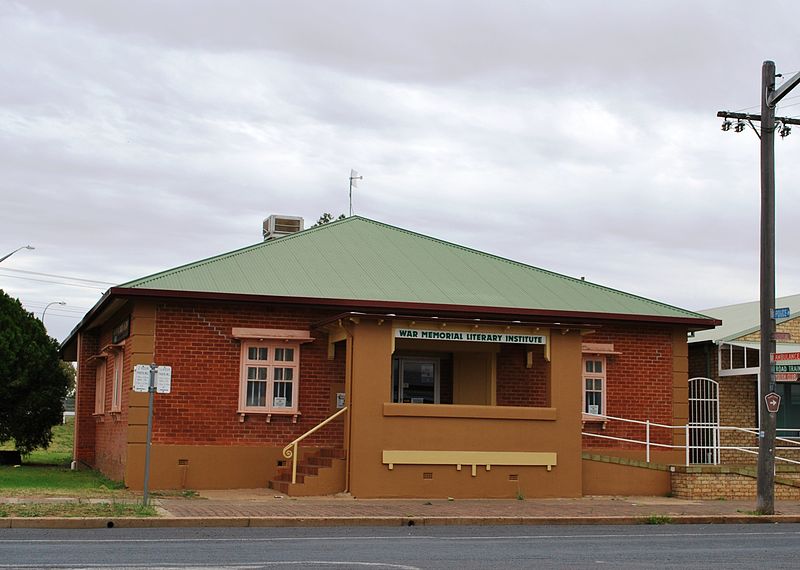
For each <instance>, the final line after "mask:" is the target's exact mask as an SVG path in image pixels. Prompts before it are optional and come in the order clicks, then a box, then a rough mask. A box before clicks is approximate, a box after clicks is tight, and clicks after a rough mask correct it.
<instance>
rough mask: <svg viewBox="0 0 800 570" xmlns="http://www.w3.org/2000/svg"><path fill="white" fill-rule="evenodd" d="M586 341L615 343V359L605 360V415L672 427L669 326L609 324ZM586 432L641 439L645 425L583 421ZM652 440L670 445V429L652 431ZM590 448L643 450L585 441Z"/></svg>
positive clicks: (611, 442) (633, 446)
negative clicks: (648, 421)
mask: <svg viewBox="0 0 800 570" xmlns="http://www.w3.org/2000/svg"><path fill="white" fill-rule="evenodd" d="M583 342H585V343H613V344H614V351H615V352H621V353H622V354H619V355H610V356H607V357H606V390H607V394H606V408H607V411H606V415H609V416H615V417H619V418H626V419H633V420H648V419H649V420H650V421H651V422H655V423H659V424H664V425H671V424H672V413H673V407H672V395H673V378H672V331H671V329H670V328H668V327H659V326H652V325H651V326H645V325H628V326H624V325H609V326H604V327H602V328H598V329H597V332H595V333H594V334H591V335H587V336H586V337H584V341H583ZM584 431H586V432H593V433H599V434H602V435H606V436H614V437H624V438H629V439H635V440H639V441H644V439H645V427H644V426H639V425H636V424H629V423H623V422H616V421H610V422H608V423H607V424H606V427H605V429H602V427H601V426H600V425H599V424H597V423H592V422H587V423H586V424H585V426H584ZM650 435H651V441H653V442H656V443H663V444H670V443H671V442H672V430H667V429H658V428H651V433H650ZM583 445H584V447H588V448H601V447H603V448H630V449H637V450H642V449H644V447H643V446H640V445H635V444H624V443H621V442H618V441H613V440H604V439H601V438H595V437H589V436H584V437H583Z"/></svg>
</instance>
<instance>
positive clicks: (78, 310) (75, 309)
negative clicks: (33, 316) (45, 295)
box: [20, 299, 89, 315]
mask: <svg viewBox="0 0 800 570" xmlns="http://www.w3.org/2000/svg"><path fill="white" fill-rule="evenodd" d="M20 302H21V303H22V305H23V306H25V307H29V308H31V309H44V308H45V307H46V306H47V305H48V304H49V303H42V302H31V301H24V300H22V299H20ZM52 310H53V311H65V312H69V313H76V314H79V315H82V314H84V313H85V312H86V311H88V310H89V309H87V308H84V307H73V306H70V305H66V306H63V307H59V308H58V309H52Z"/></svg>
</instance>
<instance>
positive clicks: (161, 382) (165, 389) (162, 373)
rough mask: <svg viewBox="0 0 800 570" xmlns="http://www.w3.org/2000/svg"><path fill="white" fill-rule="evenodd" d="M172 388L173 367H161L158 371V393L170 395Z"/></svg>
mask: <svg viewBox="0 0 800 570" xmlns="http://www.w3.org/2000/svg"><path fill="white" fill-rule="evenodd" d="M171 388H172V366H159V367H158V370H157V371H156V392H158V393H159V394H169V391H170V389H171Z"/></svg>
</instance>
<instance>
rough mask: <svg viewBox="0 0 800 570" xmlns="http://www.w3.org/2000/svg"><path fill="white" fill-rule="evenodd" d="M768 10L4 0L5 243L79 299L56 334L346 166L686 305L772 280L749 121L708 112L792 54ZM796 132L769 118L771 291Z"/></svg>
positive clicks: (478, 241)
mask: <svg viewBox="0 0 800 570" xmlns="http://www.w3.org/2000/svg"><path fill="white" fill-rule="evenodd" d="M755 6H756V5H755V4H753V3H752V2H743V1H741V2H740V1H730V0H728V1H700V0H687V1H683V0H669V1H663V2H656V1H653V2H641V1H609V2H595V1H591V2H590V1H566V0H562V1H552V2H550V1H537V2H534V1H528V2H523V1H520V0H517V1H512V0H508V1H501V0H492V1H491V2H488V1H482V2H477V1H469V0H453V1H445V0H442V1H414V0H403V1H402V2H401V1H393V2H389V1H381V0H364V1H323V0H318V1H305V0H300V1H297V0H295V1H293V2H285V1H275V2H271V1H268V0H263V1H245V0H226V1H222V0H219V1H210V0H192V1H189V0H185V1H177V0H175V1H170V0H158V1H147V0H138V1H137V2H123V1H113V0H93V1H89V0H71V1H68V2H64V1H50V2H45V1H36V0H33V1H31V0H27V1H24V2H22V1H20V2H15V1H10V0H0V84H2V85H3V88H2V89H0V221H1V224H0V257H2V255H5V254H6V253H7V252H9V251H12V250H14V249H16V248H17V247H19V246H22V245H26V244H31V245H33V246H35V248H36V249H35V250H33V251H28V250H23V251H20V252H18V253H16V254H14V256H12V257H10V258H8V259H6V260H5V261H3V262H2V264H0V288H2V289H4V290H5V291H7V292H8V293H10V294H11V295H13V296H15V297H19V298H20V299H21V300H22V301H23V303H24V304H25V306H26V307H27V308H28V309H29V310H30V311H33V312H34V313H35V314H36V315H37V316H40V315H41V312H42V310H43V309H44V307H45V305H46V304H47V303H50V302H53V301H64V302H66V303H67V304H66V305H65V306H59V305H54V306H51V307H50V308H49V309H48V310H47V315H46V325H47V327H48V330H49V332H50V334H51V335H53V336H55V337H56V338H59V339H63V338H64V337H65V336H66V335H67V333H68V332H69V331H70V330H71V329H72V328H73V327H74V326H75V325H76V324H77V322H78V320H79V319H80V317H81V316H82V315H83V314H84V313H85V312H86V310H88V309H89V308H90V307H91V306H92V305H93V304H94V303H95V302H96V301H97V300H98V299H99V297H100V295H101V294H102V292H103V290H105V289H106V288H107V287H108V285H109V284H111V283H119V282H124V281H127V280H129V279H132V278H135V277H139V276H142V275H146V274H149V273H153V272H156V271H159V270H162V269H166V268H169V267H172V266H175V265H179V264H182V263H186V262H189V261H193V260H196V259H200V258H204V257H207V256H210V255H214V254H217V253H221V252H224V251H228V250H231V249H234V248H238V247H241V246H244V245H248V244H251V243H255V242H257V241H259V240H260V238H261V235H260V232H261V221H262V219H263V218H264V217H266V216H267V215H269V214H271V213H279V214H289V215H300V216H303V217H304V218H305V219H306V222H307V225H310V224H311V223H313V222H314V221H315V220H316V219H317V218H318V217H319V215H320V214H321V213H323V212H331V213H333V214H334V215H338V214H340V213H346V212H347V210H348V196H347V191H348V176H349V173H350V169H351V168H355V169H357V170H358V171H359V172H360V173H361V174H363V176H364V180H363V182H362V184H361V186H360V187H359V188H358V189H357V190H356V191H355V195H354V210H355V213H357V214H359V215H363V216H366V217H369V218H373V219H376V220H380V221H383V222H387V223H390V224H393V225H397V226H400V227H404V228H408V229H411V230H415V231H419V232H422V233H426V234H430V235H433V236H436V237H440V238H443V239H446V240H450V241H453V242H456V243H460V244H463V245H467V246H471V247H475V248H478V249H481V250H484V251H488V252H491V253H494V254H498V255H501V256H504V257H509V258H512V259H516V260H519V261H522V262H525V263H529V264H532V265H536V266H540V267H544V268H547V269H550V270H553V271H557V272H560V273H564V274H567V275H572V276H576V277H579V276H585V277H586V279H588V280H590V281H594V282H597V283H601V284H604V285H608V286H611V287H615V288H618V289H622V290H626V291H630V292H633V293H636V294H640V295H644V296H646V297H650V298H654V299H658V300H661V301H665V302H668V303H671V304H675V305H679V306H682V307H685V308H689V309H702V308H708V307H713V306H719V305H725V304H730V303H736V302H743V301H748V300H753V299H756V298H757V297H758V208H759V174H758V168H759V162H758V152H759V147H758V140H757V138H756V136H755V134H754V133H753V132H752V131H750V130H748V131H746V132H744V133H738V134H736V133H734V132H733V131H731V132H728V133H724V132H722V131H721V130H720V122H721V121H720V120H719V119H717V117H716V112H717V111H719V110H723V109H725V110H746V112H752V113H758V112H759V108H758V105H759V97H760V93H759V92H760V78H761V64H762V62H763V61H764V60H766V59H772V60H774V61H775V62H776V64H777V69H778V72H780V73H783V74H784V75H785V76H786V77H784V79H782V80H785V79H786V78H788V77H790V76H791V75H792V74H793V73H794V72H797V71H798V70H800V50H798V43H797V41H796V39H797V30H796V29H793V28H791V23H792V22H795V23H796V22H797V21H799V20H800V3H797V2H795V1H791V0H787V1H785V2H774V1H762V2H760V3H758V5H757V6H758V8H757V9H756V8H755ZM766 15H768V16H766ZM765 21H767V22H772V23H771V24H770V25H765V24H764V22H765ZM792 38H795V40H792ZM782 80H780V81H782ZM778 114H779V115H784V116H798V115H800V88H799V89H798V90H797V94H796V95H795V94H792V95H790V97H789V98H787V99H785V100H784V102H783V105H782V106H781V107H779V109H778ZM799 154H800V129H799V130H798V132H797V133H796V134H794V135H793V136H789V137H787V138H786V139H785V140H781V139H778V140H777V142H776V164H777V203H778V215H777V225H778V242H777V257H778V276H777V283H778V290H777V292H778V294H779V295H784V294H792V293H800V249H799V248H797V246H796V245H797V242H798V238H799V237H800V224H798V223H797V218H798V215H800V202H799V201H798V198H799V197H800V196H799V195H800V177H798V174H797V173H796V172H795V168H796V167H797V166H798V164H799V163H798V160H797V159H798V155H799ZM78 279H80V280H78Z"/></svg>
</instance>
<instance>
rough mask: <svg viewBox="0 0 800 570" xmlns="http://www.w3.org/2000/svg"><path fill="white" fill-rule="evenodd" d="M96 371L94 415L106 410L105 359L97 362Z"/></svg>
mask: <svg viewBox="0 0 800 570" xmlns="http://www.w3.org/2000/svg"><path fill="white" fill-rule="evenodd" d="M96 362H97V367H96V368H95V370H94V413H95V414H102V413H103V412H105V408H106V361H105V359H104V358H100V359H97V360H96Z"/></svg>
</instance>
